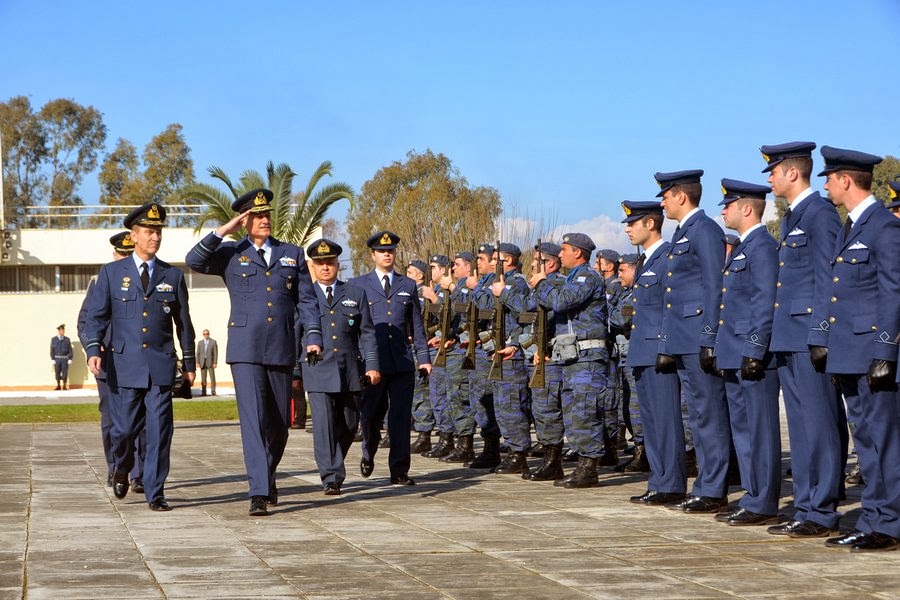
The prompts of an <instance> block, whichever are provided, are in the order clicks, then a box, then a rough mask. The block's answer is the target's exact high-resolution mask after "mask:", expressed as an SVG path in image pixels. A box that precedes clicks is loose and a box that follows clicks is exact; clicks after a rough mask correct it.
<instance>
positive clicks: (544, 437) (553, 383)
mask: <svg viewBox="0 0 900 600" xmlns="http://www.w3.org/2000/svg"><path fill="white" fill-rule="evenodd" d="M532 369H533V367H532ZM562 376H563V374H562V365H558V364H550V363H547V364H546V365H544V381H545V383H546V384H547V385H546V386H545V387H541V388H532V390H531V412H532V415H533V416H534V431H535V433H536V434H537V439H538V441H539V442H540V443H541V444H543V445H544V446H559V445H562V443H563V435H564V433H565V427H564V426H563V415H562Z"/></svg>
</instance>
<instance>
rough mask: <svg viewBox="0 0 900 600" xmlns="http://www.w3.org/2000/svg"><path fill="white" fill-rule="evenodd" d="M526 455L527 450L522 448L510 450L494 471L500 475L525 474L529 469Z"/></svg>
mask: <svg viewBox="0 0 900 600" xmlns="http://www.w3.org/2000/svg"><path fill="white" fill-rule="evenodd" d="M527 457H528V452H526V451H524V450H523V451H521V452H516V451H510V453H509V454H507V455H506V458H504V459H503V462H502V463H500V466H499V467H497V469H496V470H495V471H494V473H499V474H501V475H518V474H522V475H526V474H528V471H529V469H528V460H527Z"/></svg>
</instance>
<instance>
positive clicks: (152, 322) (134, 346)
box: [80, 203, 196, 511]
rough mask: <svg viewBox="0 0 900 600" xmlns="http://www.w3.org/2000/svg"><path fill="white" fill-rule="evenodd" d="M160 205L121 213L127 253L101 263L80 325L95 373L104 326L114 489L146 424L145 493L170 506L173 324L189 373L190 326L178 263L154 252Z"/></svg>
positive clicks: (160, 506) (124, 486) (121, 490)
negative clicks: (167, 489) (128, 243)
mask: <svg viewBox="0 0 900 600" xmlns="http://www.w3.org/2000/svg"><path fill="white" fill-rule="evenodd" d="M165 218H166V210H165V208H164V207H163V206H161V205H159V204H156V203H148V204H144V205H143V206H139V207H138V208H136V209H134V210H132V211H131V212H130V213H129V214H128V216H127V217H125V227H126V228H129V229H131V239H132V240H133V241H134V252H133V253H132V255H131V259H125V260H120V261H116V262H111V263H108V264H106V265H103V267H101V268H100V273H99V275H98V276H97V284H96V286H95V289H94V290H93V292H92V293H91V295H90V300H89V301H88V307H87V316H86V321H85V325H84V332H83V333H82V334H81V335H80V338H81V339H82V340H83V341H84V343H85V347H84V348H85V353H86V354H87V362H88V367H89V368H90V370H91V373H93V374H94V375H95V376H96V375H98V374H99V373H100V365H101V355H102V350H103V347H102V344H103V340H104V339H105V336H106V334H107V332H109V347H108V348H107V349H106V350H107V351H106V370H107V376H108V382H109V391H110V415H111V416H112V421H113V429H112V441H113V454H114V456H115V460H116V467H115V473H114V474H113V493H114V494H115V495H116V497H117V498H124V497H125V495H126V494H127V493H128V472H129V471H130V470H131V468H132V467H133V466H134V448H135V439H136V438H137V436H138V435H139V434H140V432H141V430H142V429H143V427H144V426H146V428H147V453H146V460H145V462H144V478H143V479H144V481H143V483H144V495H145V497H146V498H147V502H148V504H149V506H150V509H151V510H163V511H165V510H170V507H169V504H168V502H166V499H165V494H164V492H163V486H164V484H165V481H166V477H167V476H168V474H169V448H170V446H171V443H172V432H173V429H174V425H173V422H172V383H173V379H174V376H175V359H176V355H175V347H174V338H173V335H172V325H173V324H174V326H175V333H176V334H177V336H178V341H179V344H180V346H181V352H182V360H183V364H184V367H183V369H184V372H185V373H186V374H187V378H188V380H189V381H190V382H192V383H193V381H194V372H195V370H196V369H195V361H194V327H193V325H192V324H191V317H190V313H189V310H188V292H187V285H186V284H185V281H184V274H183V273H182V272H181V269H178V268H176V267H173V266H171V265H170V264H168V263H166V262H163V261H162V260H160V259H158V258H157V257H156V253H157V252H158V251H159V246H160V242H161V241H162V228H163V226H164V225H165Z"/></svg>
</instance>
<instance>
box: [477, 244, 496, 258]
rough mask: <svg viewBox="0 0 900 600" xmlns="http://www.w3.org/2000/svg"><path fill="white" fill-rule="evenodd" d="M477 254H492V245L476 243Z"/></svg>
mask: <svg viewBox="0 0 900 600" xmlns="http://www.w3.org/2000/svg"><path fill="white" fill-rule="evenodd" d="M478 254H484V255H485V256H493V255H494V247H493V246H491V245H490V244H479V245H478Z"/></svg>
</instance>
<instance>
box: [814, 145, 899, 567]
mask: <svg viewBox="0 0 900 600" xmlns="http://www.w3.org/2000/svg"><path fill="white" fill-rule="evenodd" d="M822 157H823V158H824V159H825V168H824V170H823V171H822V172H821V173H819V175H820V176H825V177H827V179H826V181H825V189H826V190H827V191H828V196H829V197H830V198H831V200H832V201H833V202H834V203H835V204H836V205H838V206H843V207H844V208H845V209H847V211H848V214H847V220H846V222H845V223H844V227H843V229H842V231H840V232H839V233H838V236H837V243H836V244H835V250H834V253H833V255H832V259H831V262H832V286H831V298H830V299H831V306H830V307H829V316H828V319H827V325H824V324H823V328H827V329H828V346H827V348H828V353H827V364H826V372H828V373H831V374H833V375H835V376H836V377H837V379H838V382H839V384H840V386H841V390H842V391H843V393H844V398H845V400H846V401H847V415H848V417H849V419H850V422H851V423H852V424H853V425H854V427H855V429H854V432H853V440H854V442H855V444H856V452H857V454H858V455H859V464H860V468H861V469H862V475H863V478H864V479H865V481H866V486H865V488H864V489H863V493H862V514H861V515H860V517H859V519H857V521H856V531H853V532H851V533H848V534H845V535H842V536H839V537H834V538H829V539H828V540H827V541H826V542H825V545H826V546H832V547H839V548H850V549H851V550H852V551H854V552H872V551H881V550H896V549H897V548H898V547H900V467H898V465H900V419H898V409H897V407H898V406H900V404H898V401H900V400H898V393H897V383H896V377H897V351H898V348H897V340H898V339H900V302H898V301H897V299H898V298H900V266H898V264H900V263H898V261H897V257H898V256H900V221H898V220H897V219H896V218H894V217H893V216H892V215H891V213H890V211H888V210H887V209H886V208H885V207H884V205H883V204H882V203H881V202H880V201H878V200H877V199H876V198H875V196H873V195H872V192H871V189H872V171H873V169H874V167H875V165H876V164H878V163H880V162H881V160H882V159H881V158H880V157H878V156H874V155H872V154H866V153H864V152H858V151H855V150H844V149H841V148H832V147H829V146H823V147H822Z"/></svg>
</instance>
